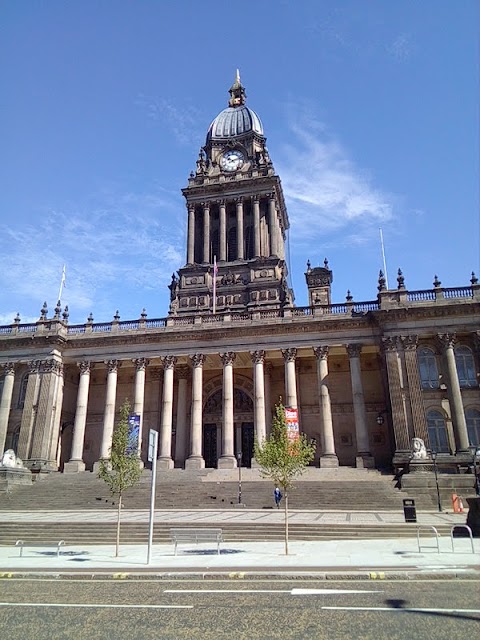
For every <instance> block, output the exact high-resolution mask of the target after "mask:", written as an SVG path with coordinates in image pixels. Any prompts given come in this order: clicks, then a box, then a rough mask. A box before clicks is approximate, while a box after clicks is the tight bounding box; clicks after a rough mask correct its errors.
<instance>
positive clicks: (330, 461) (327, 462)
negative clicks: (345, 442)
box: [319, 453, 338, 469]
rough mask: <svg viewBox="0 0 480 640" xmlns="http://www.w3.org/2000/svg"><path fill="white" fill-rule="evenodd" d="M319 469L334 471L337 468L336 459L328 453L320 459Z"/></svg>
mask: <svg viewBox="0 0 480 640" xmlns="http://www.w3.org/2000/svg"><path fill="white" fill-rule="evenodd" d="M319 467H320V469H335V468H337V467H338V458H337V456H336V455H335V454H333V453H328V454H326V455H324V456H321V457H320V464H319Z"/></svg>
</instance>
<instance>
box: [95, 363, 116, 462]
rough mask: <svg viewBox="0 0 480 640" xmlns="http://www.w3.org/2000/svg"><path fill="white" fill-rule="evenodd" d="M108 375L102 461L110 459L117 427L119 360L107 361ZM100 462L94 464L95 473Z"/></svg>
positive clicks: (101, 449)
mask: <svg viewBox="0 0 480 640" xmlns="http://www.w3.org/2000/svg"><path fill="white" fill-rule="evenodd" d="M105 364H106V365H107V370H108V375H107V394H106V398H105V410H104V413H103V432H102V444H101V446H100V459H101V460H106V459H108V458H110V450H111V448H112V436H113V428H114V425H115V402H116V399H117V374H118V368H119V367H120V366H121V362H119V361H118V360H106V361H105ZM97 466H98V462H96V463H95V464H94V469H93V470H94V471H96V470H97Z"/></svg>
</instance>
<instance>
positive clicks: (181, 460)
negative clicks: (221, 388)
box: [175, 366, 189, 467]
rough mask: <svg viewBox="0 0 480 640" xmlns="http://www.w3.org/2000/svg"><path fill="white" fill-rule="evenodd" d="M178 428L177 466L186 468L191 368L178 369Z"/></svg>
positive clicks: (176, 444) (176, 442)
mask: <svg viewBox="0 0 480 640" xmlns="http://www.w3.org/2000/svg"><path fill="white" fill-rule="evenodd" d="M176 373H177V379H178V397H177V427H176V432H177V433H176V437H175V466H177V467H184V465H185V458H186V457H187V380H188V374H189V368H188V367H186V366H181V367H177V369H176Z"/></svg>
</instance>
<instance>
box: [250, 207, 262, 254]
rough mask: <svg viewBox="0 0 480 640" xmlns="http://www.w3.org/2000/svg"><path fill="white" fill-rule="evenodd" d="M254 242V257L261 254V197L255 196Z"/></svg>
mask: <svg viewBox="0 0 480 640" xmlns="http://www.w3.org/2000/svg"><path fill="white" fill-rule="evenodd" d="M252 203H253V243H254V245H253V246H254V257H255V258H258V257H259V256H260V246H261V245H260V197H259V196H253V197H252Z"/></svg>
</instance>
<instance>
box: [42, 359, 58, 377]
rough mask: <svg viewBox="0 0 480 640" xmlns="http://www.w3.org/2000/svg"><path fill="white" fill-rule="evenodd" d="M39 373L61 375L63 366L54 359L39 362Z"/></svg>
mask: <svg viewBox="0 0 480 640" xmlns="http://www.w3.org/2000/svg"><path fill="white" fill-rule="evenodd" d="M40 371H41V372H42V373H58V374H61V375H62V374H63V364H62V363H61V362H59V361H58V360H55V359H54V358H48V359H47V360H42V361H41V362H40Z"/></svg>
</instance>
